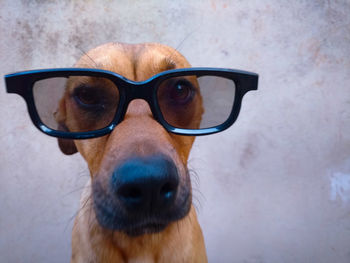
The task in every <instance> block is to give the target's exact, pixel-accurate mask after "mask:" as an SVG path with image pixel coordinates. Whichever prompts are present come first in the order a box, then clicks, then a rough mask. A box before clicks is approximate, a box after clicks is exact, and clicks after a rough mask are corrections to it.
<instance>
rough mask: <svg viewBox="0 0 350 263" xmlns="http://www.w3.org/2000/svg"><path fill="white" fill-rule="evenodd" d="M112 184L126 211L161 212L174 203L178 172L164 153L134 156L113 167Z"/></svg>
mask: <svg viewBox="0 0 350 263" xmlns="http://www.w3.org/2000/svg"><path fill="white" fill-rule="evenodd" d="M111 185H112V191H113V192H114V193H115V194H116V197H117V199H118V201H119V202H120V203H121V204H122V206H123V207H124V208H125V209H126V210H127V211H129V212H136V213H154V214H159V213H161V212H164V211H165V210H167V209H168V208H170V207H171V206H172V204H173V203H174V200H175V197H176V193H177V188H178V185H179V175H178V172H177V169H176V166H175V164H174V163H173V162H172V161H170V160H169V159H167V158H166V157H165V156H162V155H157V156H151V157H143V158H132V159H129V160H127V161H125V162H124V163H122V164H121V165H119V166H118V167H117V168H116V169H115V170H114V172H113V175H112V178H111Z"/></svg>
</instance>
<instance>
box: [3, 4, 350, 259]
mask: <svg viewBox="0 0 350 263" xmlns="http://www.w3.org/2000/svg"><path fill="white" fill-rule="evenodd" d="M0 5H1V8H0V33H1V35H0V38H1V41H0V75H1V76H2V75H4V74H6V73H10V72H13V71H19V70H26V69H35V68H48V67H65V66H71V65H72V64H73V63H74V61H75V60H76V59H77V58H78V57H79V56H80V55H81V54H82V51H86V50H89V49H90V48H93V47H95V46H96V45H98V44H102V43H105V42H109V41H121V42H129V43H139V42H149V41H152V42H161V43H163V44H167V45H170V46H173V47H177V48H178V49H179V50H180V52H182V53H183V54H184V55H185V56H186V57H187V58H188V59H189V61H190V62H191V63H192V65H193V66H214V67H230V68H239V69H245V70H250V71H254V72H258V73H259V74H260V83H259V91H258V92H254V93H253V92H252V93H249V94H248V95H247V96H246V97H245V99H244V101H243V108H242V111H241V113H240V117H239V119H238V121H237V122H236V123H235V125H234V126H233V127H231V128H230V129H229V130H227V131H225V132H223V133H221V134H217V135H212V136H207V137H201V138H198V139H197V141H196V143H195V145H194V147H193V151H192V154H191V157H190V162H189V164H190V168H192V169H193V170H194V171H196V174H197V175H198V180H196V179H195V178H194V181H195V182H194V187H195V190H194V196H195V199H194V203H195V205H196V206H197V208H198V214H199V220H200V223H201V225H202V228H203V231H204V235H205V239H206V246H207V250H208V256H209V260H210V262H246V263H253V262H344V263H345V262H350V85H349V83H350V59H349V57H350V16H349V14H350V3H349V1H347V0H342V1H341V0H339V1H330V0H328V1H326V0H308V1H306V0H304V1H302V0H295V1H278V0H267V1H258V0H255V1H223V0H222V1H221V0H216V1H206V0H204V1H199V0H198V1H195V0H179V1H156V0H152V1H127V0H123V1H97V0H89V1H85V2H83V1H78V0H77V1H67V0H66V1H59V0H57V1H39V0H37V1H24V0H23V1H14V0H12V1H11V0H1V1H0ZM0 116H1V118H0V146H1V147H0V255H1V256H0V257H1V259H0V261H1V262H67V261H68V260H69V257H70V235H71V228H72V223H73V218H74V215H75V212H76V211H77V208H78V200H79V195H80V192H81V188H82V187H83V185H84V182H85V181H86V180H87V178H88V170H87V168H86V165H85V163H84V162H83V160H82V158H81V157H80V156H79V155H75V156H71V157H68V156H64V155H63V154H61V152H60V151H59V149H58V147H57V144H56V140H55V139H54V138H50V137H48V136H45V135H44V134H42V133H40V132H39V131H38V130H37V129H36V128H35V127H34V126H33V125H32V123H31V121H30V119H29V116H28V114H27V110H26V106H25V103H24V101H23V100H22V99H21V98H20V97H19V96H16V95H7V94H5V87H4V83H3V82H0Z"/></svg>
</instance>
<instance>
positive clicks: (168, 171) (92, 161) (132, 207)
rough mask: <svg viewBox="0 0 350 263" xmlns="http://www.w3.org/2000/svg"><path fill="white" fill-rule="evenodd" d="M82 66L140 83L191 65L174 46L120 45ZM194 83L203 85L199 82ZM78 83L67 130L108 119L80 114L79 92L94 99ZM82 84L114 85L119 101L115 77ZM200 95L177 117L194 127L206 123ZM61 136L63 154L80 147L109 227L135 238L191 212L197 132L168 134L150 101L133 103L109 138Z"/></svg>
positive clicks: (61, 112) (64, 109)
mask: <svg viewBox="0 0 350 263" xmlns="http://www.w3.org/2000/svg"><path fill="white" fill-rule="evenodd" d="M76 66H77V67H83V68H99V69H104V70H109V71H113V72H116V73H118V74H120V75H122V76H124V77H125V78H127V79H130V80H133V81H144V80H146V79H148V78H150V77H152V76H153V75H155V74H157V73H160V72H162V71H165V70H169V69H176V68H185V67H190V65H189V63H188V62H187V61H186V59H185V58H184V57H183V56H182V55H181V54H180V53H178V52H177V51H176V50H174V49H172V48H170V47H167V46H163V45H160V44H141V45H126V44H115V43H111V44H106V45H102V46H99V47H97V48H95V49H93V50H91V51H89V52H88V53H87V54H85V55H84V56H83V57H82V58H81V59H80V60H79V61H78V62H77V64H76ZM189 81H191V82H192V84H193V85H194V86H195V85H197V84H196V80H189ZM78 82H79V83H81V82H82V81H77V78H72V79H71V80H69V81H68V84H67V87H66V92H65V95H64V96H63V98H62V99H61V101H60V104H59V109H58V111H57V114H56V120H57V122H58V123H59V125H60V128H61V129H65V130H69V131H74V130H81V129H82V127H84V128H86V127H85V126H86V125H98V122H100V121H102V122H103V121H104V118H106V116H101V117H100V116H99V115H98V114H97V113H96V115H94V118H95V122H91V121H88V120H87V119H86V117H83V116H81V114H79V110H78V109H77V108H76V107H75V106H74V105H75V103H76V102H74V103H73V102H72V100H73V99H74V98H75V99H76V97H77V96H78V99H80V100H83V102H84V101H87V102H89V101H91V100H92V101H93V100H94V98H93V97H91V96H90V95H89V94H84V93H83V94H79V93H78V95H75V96H72V95H71V94H75V93H74V90H75V89H78V88H79V87H77V86H79V85H78V84H77V83H78ZM83 82H84V83H86V86H88V87H94V86H96V85H103V86H104V87H105V89H114V91H113V92H111V93H110V96H109V99H110V100H111V104H113V103H118V94H116V91H115V90H116V89H115V87H109V83H108V82H104V83H103V82H100V83H94V82H96V80H94V81H93V80H91V79H90V80H89V78H85V79H84V80H83ZM180 92H181V91H180ZM173 95H174V94H173ZM175 96H182V94H175ZM197 96H198V97H197V98H196V100H195V102H196V103H194V104H193V107H192V108H191V109H187V110H188V111H191V114H189V113H188V112H187V114H186V115H185V114H181V112H178V113H177V116H170V118H179V116H180V117H181V118H182V121H184V122H192V127H197V126H199V122H200V119H201V115H202V112H203V110H202V100H201V97H200V94H198V95H197ZM113 101H114V102H113ZM93 114H94V113H93ZM111 114H112V113H111ZM186 116H190V117H186ZM186 118H188V119H186ZM88 128H91V129H93V128H95V127H88ZM58 140H59V146H60V148H61V150H62V151H63V152H64V153H66V154H73V153H75V152H76V151H79V152H80V153H81V155H82V156H83V157H84V158H85V160H86V161H87V163H88V166H89V170H90V174H91V177H92V198H93V204H94V211H95V214H96V218H97V220H98V222H99V224H100V225H101V226H102V227H103V228H106V229H111V230H115V231H121V232H124V233H127V234H128V235H132V236H135V235H141V234H145V233H154V232H159V231H161V230H163V229H165V228H166V227H167V226H168V225H169V224H170V223H171V222H174V221H176V220H179V219H181V218H183V217H185V216H186V215H187V214H188V212H189V210H190V208H191V204H192V197H191V183H190V178H189V174H188V170H187V159H188V155H189V152H190V149H191V147H192V144H193V141H194V137H190V136H179V135H175V134H171V133H168V132H167V131H166V130H165V129H164V128H163V126H162V125H161V124H159V123H158V122H157V121H156V120H155V119H154V117H153V115H152V111H151V109H150V106H149V105H148V103H147V102H146V101H145V100H142V99H135V100H133V101H131V102H130V103H129V105H128V108H127V111H126V114H125V117H124V119H123V121H122V122H121V123H119V124H118V125H117V126H116V127H115V128H114V130H113V131H112V132H111V133H110V134H109V135H105V136H103V137H99V138H95V139H89V140H75V141H73V140H67V139H58Z"/></svg>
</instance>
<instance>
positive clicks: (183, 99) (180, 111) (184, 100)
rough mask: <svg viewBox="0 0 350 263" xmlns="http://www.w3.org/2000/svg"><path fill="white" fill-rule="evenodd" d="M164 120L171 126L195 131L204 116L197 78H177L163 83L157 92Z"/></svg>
mask: <svg viewBox="0 0 350 263" xmlns="http://www.w3.org/2000/svg"><path fill="white" fill-rule="evenodd" d="M157 98H158V104H159V107H160V110H161V112H162V115H163V118H164V119H165V121H167V122H168V123H169V124H170V125H172V126H175V127H179V128H185V129H186V128H187V129H194V128H196V127H199V123H200V118H201V115H202V107H201V96H200V93H199V88H198V83H197V80H196V78H195V77H193V76H186V77H176V78H170V79H167V80H165V81H163V82H162V83H161V84H160V86H159V88H158V91H157Z"/></svg>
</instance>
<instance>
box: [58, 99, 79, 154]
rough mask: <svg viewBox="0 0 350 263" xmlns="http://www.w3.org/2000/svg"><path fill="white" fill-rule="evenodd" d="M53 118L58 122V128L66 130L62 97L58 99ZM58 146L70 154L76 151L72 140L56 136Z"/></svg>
mask: <svg viewBox="0 0 350 263" xmlns="http://www.w3.org/2000/svg"><path fill="white" fill-rule="evenodd" d="M55 119H56V121H57V123H58V130H59V131H65V132H68V131H69V130H68V128H67V126H66V124H65V121H66V106H65V100H64V97H63V98H62V99H61V100H60V102H59V105H58V109H57V111H56V112H55ZM58 146H59V147H60V149H61V151H62V152H63V153H64V154H67V155H71V154H74V153H76V152H78V150H77V147H76V146H75V143H74V140H72V139H63V138H58Z"/></svg>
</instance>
